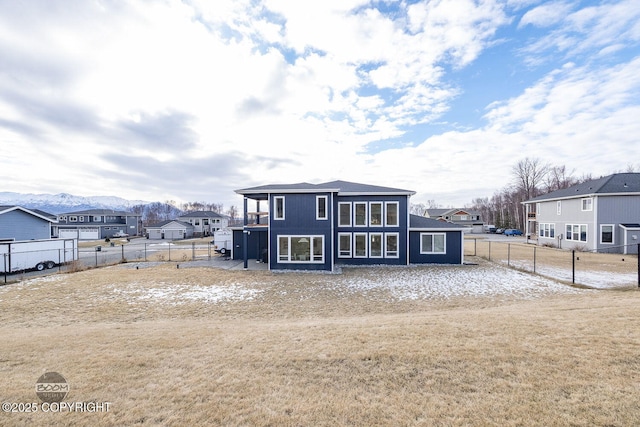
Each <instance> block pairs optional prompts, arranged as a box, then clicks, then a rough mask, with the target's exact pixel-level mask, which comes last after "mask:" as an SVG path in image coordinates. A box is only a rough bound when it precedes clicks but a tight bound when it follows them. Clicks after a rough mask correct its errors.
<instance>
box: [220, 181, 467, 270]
mask: <svg viewBox="0 0 640 427" xmlns="http://www.w3.org/2000/svg"><path fill="white" fill-rule="evenodd" d="M236 193H238V194H241V195H243V196H244V218H245V220H244V226H243V227H242V229H235V230H234V234H233V236H234V238H233V255H232V256H233V258H234V259H244V262H245V267H246V266H247V260H248V259H249V258H255V259H258V260H266V261H267V262H268V263H269V269H270V270H287V269H296V270H327V271H333V270H334V269H335V267H336V265H408V264H410V263H416V264H421V263H441V264H445V263H447V264H461V263H462V262H463V259H464V256H463V227H460V226H457V225H454V224H449V223H446V222H443V221H436V220H433V219H429V218H423V217H419V216H415V215H409V198H410V197H411V196H412V195H413V194H414V192H413V191H409V190H402V189H397V188H388V187H379V186H374V185H366V184H357V183H353V182H345V181H333V182H327V183H323V184H309V183H299V184H287V185H264V186H259V187H253V188H245V189H241V190H236ZM248 200H253V201H255V203H256V211H257V212H248ZM261 204H263V207H264V208H265V211H264V212H263V211H262V210H261ZM264 205H266V206H264ZM267 211H268V212H269V213H267ZM250 216H251V217H253V218H255V222H253V221H251V222H250V221H249V217H250Z"/></svg>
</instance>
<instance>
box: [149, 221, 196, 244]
mask: <svg viewBox="0 0 640 427" xmlns="http://www.w3.org/2000/svg"><path fill="white" fill-rule="evenodd" d="M146 234H147V238H148V239H161V240H182V239H189V238H191V237H193V225H191V224H189V223H188V222H184V221H177V220H175V219H170V220H168V221H162V222H158V223H156V224H150V225H148V226H147V228H146Z"/></svg>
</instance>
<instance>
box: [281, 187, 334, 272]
mask: <svg viewBox="0 0 640 427" xmlns="http://www.w3.org/2000/svg"><path fill="white" fill-rule="evenodd" d="M281 196H283V197H284V218H285V219H284V220H277V219H275V211H276V209H275V201H274V200H275V197H281ZM316 196H327V211H328V212H327V213H328V215H327V219H325V220H317V219H316ZM269 211H270V212H272V214H271V216H270V217H269V224H270V229H271V241H270V244H269V263H270V269H271V270H331V269H332V256H333V251H332V247H331V245H332V240H331V223H332V221H331V218H332V215H333V210H332V206H331V194H330V193H313V194H271V195H270V199H269ZM296 235H302V236H324V262H323V263H283V262H279V260H278V236H296Z"/></svg>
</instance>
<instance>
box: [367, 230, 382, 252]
mask: <svg viewBox="0 0 640 427" xmlns="http://www.w3.org/2000/svg"><path fill="white" fill-rule="evenodd" d="M374 237H378V238H379V239H380V255H373V249H372V248H373V238H374ZM369 258H384V234H383V233H369Z"/></svg>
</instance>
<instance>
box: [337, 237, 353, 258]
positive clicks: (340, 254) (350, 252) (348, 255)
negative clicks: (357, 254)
mask: <svg viewBox="0 0 640 427" xmlns="http://www.w3.org/2000/svg"><path fill="white" fill-rule="evenodd" d="M345 236H346V237H348V238H349V249H348V251H347V250H344V248H343V247H342V239H341V237H345ZM343 252H344V253H343ZM352 256H353V238H352V234H351V233H338V258H351V257H352Z"/></svg>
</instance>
